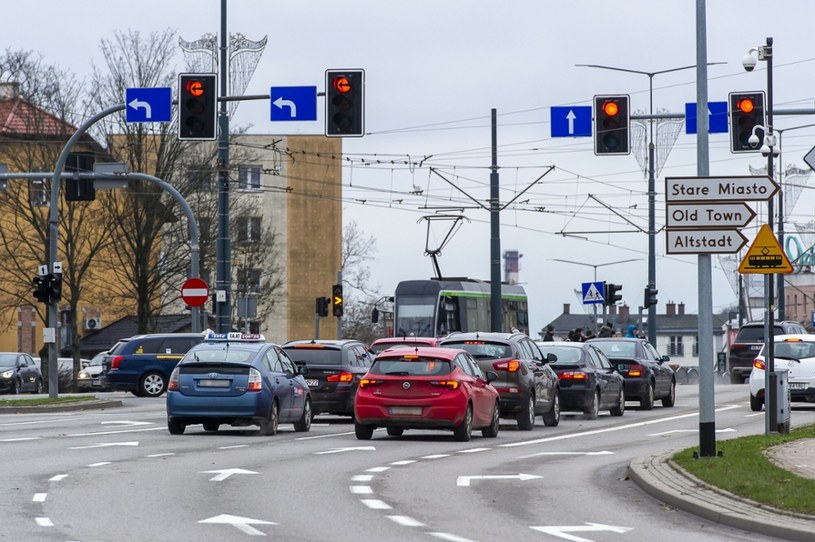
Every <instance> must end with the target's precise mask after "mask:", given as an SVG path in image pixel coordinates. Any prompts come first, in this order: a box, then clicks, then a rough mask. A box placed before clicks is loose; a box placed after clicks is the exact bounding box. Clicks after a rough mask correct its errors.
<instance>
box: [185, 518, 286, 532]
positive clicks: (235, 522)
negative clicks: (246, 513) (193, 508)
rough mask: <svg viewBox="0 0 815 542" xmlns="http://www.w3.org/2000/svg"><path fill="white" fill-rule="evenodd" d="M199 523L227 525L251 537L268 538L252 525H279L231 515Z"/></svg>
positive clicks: (203, 520)
mask: <svg viewBox="0 0 815 542" xmlns="http://www.w3.org/2000/svg"><path fill="white" fill-rule="evenodd" d="M198 523H218V524H225V525H232V526H233V527H235V528H237V529H239V530H241V531H243V532H244V533H246V534H248V535H251V536H266V533H264V532H263V531H259V530H258V529H255V528H254V527H252V525H278V524H277V523H274V522H273V521H263V520H262V519H252V518H244V517H241V516H231V515H229V514H221V515H220V516H213V517H211V518H207V519H202V520H200V521H198Z"/></svg>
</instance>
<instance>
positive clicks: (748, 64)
mask: <svg viewBox="0 0 815 542" xmlns="http://www.w3.org/2000/svg"><path fill="white" fill-rule="evenodd" d="M757 62H758V60H756V57H754V56H753V55H751V54H750V53H747V54H746V55H744V56H743V57H741V65H742V66H744V69H745V70H747V71H748V72H751V71H753V69H754V68H755V67H756V63H757Z"/></svg>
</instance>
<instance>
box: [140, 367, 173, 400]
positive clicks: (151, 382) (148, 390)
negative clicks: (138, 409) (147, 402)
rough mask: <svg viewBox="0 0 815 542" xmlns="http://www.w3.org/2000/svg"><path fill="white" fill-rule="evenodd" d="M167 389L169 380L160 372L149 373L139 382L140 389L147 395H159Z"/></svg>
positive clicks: (142, 393)
mask: <svg viewBox="0 0 815 542" xmlns="http://www.w3.org/2000/svg"><path fill="white" fill-rule="evenodd" d="M165 389H167V381H166V380H165V378H164V376H162V375H161V374H160V373H156V372H152V373H147V374H146V375H144V376H143V377H142V379H141V383H139V391H140V392H141V395H143V396H145V397H158V396H159V395H161V394H162V393H164V390H165Z"/></svg>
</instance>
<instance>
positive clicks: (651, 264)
mask: <svg viewBox="0 0 815 542" xmlns="http://www.w3.org/2000/svg"><path fill="white" fill-rule="evenodd" d="M714 64H724V62H708V63H707V65H708V66H712V65H714ZM575 66H579V67H584V68H600V69H603V70H613V71H618V72H627V73H638V74H641V75H647V76H648V103H649V111H650V113H649V115H648V117H649V120H648V122H649V124H650V130H649V134H648V287H649V288H656V284H657V265H656V210H655V199H656V188H655V183H656V180H655V171H654V76H655V75H660V74H663V73H670V72H677V71H681V70H689V69H691V68H695V67H696V64H692V65H690V66H682V67H680V68H670V69H667V70H659V71H654V72H646V71H640V70H630V69H628V68H617V67H614V66H601V65H599V64H575ZM648 342H650V343H651V344H652V345H654V346H656V344H657V307H656V305H651V306H649V307H648Z"/></svg>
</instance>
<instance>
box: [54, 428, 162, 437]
mask: <svg viewBox="0 0 815 542" xmlns="http://www.w3.org/2000/svg"><path fill="white" fill-rule="evenodd" d="M166 430H167V428H166V427H145V428H143V429H121V430H119V431H95V432H93V433H74V434H71V435H65V436H66V437H97V436H99V435H119V434H121V433H143V432H144V431H166Z"/></svg>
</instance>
